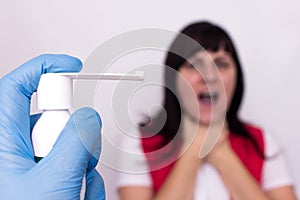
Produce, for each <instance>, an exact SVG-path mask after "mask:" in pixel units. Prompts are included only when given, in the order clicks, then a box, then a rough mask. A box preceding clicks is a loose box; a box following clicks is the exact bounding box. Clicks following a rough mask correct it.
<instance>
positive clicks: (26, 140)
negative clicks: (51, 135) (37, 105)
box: [0, 55, 105, 200]
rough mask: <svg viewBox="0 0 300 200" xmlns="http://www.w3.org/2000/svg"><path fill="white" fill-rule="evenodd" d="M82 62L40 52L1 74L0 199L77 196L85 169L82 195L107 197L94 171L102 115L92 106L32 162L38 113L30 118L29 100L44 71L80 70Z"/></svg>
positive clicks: (49, 199)
mask: <svg viewBox="0 0 300 200" xmlns="http://www.w3.org/2000/svg"><path fill="white" fill-rule="evenodd" d="M81 66H82V63H81V61H80V60H78V59H76V58H74V57H70V56H67V55H41V56H38V57H36V58H34V59H32V60H30V61H28V62H26V63H25V64H23V65H22V66H20V67H19V68H17V69H16V70H14V71H13V72H11V73H9V74H8V75H6V76H5V77H3V78H2V79H0V199H1V200H44V199H45V200H68V199H70V200H74V199H79V197H80V190H81V185H82V179H83V176H84V173H85V171H86V170H87V173H86V184H87V186H86V187H87V188H86V196H85V199H88V200H95V199H105V189H104V184H103V180H102V178H101V176H100V175H99V174H98V173H97V171H96V170H95V166H96V164H97V162H98V159H99V156H100V151H101V136H100V129H101V120H100V117H99V115H98V114H97V112H96V111H94V110H93V109H91V108H82V109H79V110H78V111H76V112H75V113H74V114H73V115H72V116H71V117H70V120H69V121H68V122H67V124H66V126H65V128H64V130H63V131H62V132H61V134H60V136H59V138H58V140H57V142H56V144H55V145H54V147H53V149H52V151H51V152H50V153H49V154H48V155H47V156H46V157H45V158H43V159H42V160H41V161H40V162H39V163H38V164H37V163H35V162H34V153H33V148H32V144H31V138H30V137H31V136H30V133H31V129H32V127H33V125H34V124H35V122H36V121H37V119H38V118H39V116H40V115H34V116H31V117H30V99H31V95H32V94H33V93H34V92H35V91H36V89H37V86H38V83H39V80H40V76H41V74H43V73H47V72H78V71H80V69H81Z"/></svg>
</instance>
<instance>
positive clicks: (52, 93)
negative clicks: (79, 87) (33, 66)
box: [37, 73, 73, 110]
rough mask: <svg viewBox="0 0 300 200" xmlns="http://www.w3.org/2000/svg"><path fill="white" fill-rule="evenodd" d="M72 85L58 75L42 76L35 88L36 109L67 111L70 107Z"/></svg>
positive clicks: (66, 77)
mask: <svg viewBox="0 0 300 200" xmlns="http://www.w3.org/2000/svg"><path fill="white" fill-rule="evenodd" d="M72 96H73V83H72V79H71V78H70V77H68V76H62V75H60V74H59V73H48V74H43V75H42V76H41V78H40V83H39V86H38V88H37V105H38V109H41V110H49V109H51V110H52V109H69V108H71V107H72Z"/></svg>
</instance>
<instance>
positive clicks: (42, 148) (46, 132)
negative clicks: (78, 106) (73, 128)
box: [31, 109, 70, 162]
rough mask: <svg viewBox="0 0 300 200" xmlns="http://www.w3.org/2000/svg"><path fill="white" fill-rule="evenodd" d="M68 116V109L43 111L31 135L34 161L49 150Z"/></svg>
mask: <svg viewBox="0 0 300 200" xmlns="http://www.w3.org/2000/svg"><path fill="white" fill-rule="evenodd" d="M69 118H70V113H69V111H68V109H62V110H44V111H43V114H42V116H41V117H40V119H39V120H38V121H37V123H36V124H35V126H34V127H33V130H32V135H31V137H32V145H33V149H34V155H35V160H36V162H38V161H39V160H40V159H42V158H43V157H45V156H46V155H47V154H48V153H49V152H50V151H51V149H52V147H53V145H54V144H55V142H56V140H57V138H58V136H59V134H60V132H61V131H62V130H63V128H64V126H65V125H66V123H67V121H68V120H69Z"/></svg>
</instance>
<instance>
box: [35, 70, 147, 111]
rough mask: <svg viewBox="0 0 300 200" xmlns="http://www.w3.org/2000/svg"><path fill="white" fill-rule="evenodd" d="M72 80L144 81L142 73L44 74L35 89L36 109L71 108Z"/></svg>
mask: <svg viewBox="0 0 300 200" xmlns="http://www.w3.org/2000/svg"><path fill="white" fill-rule="evenodd" d="M74 79H86V80H134V81H142V80H144V72H143V71H136V72H135V73H132V74H123V73H46V74H43V75H42V76H41V78H40V82H39V86H38V88H37V104H38V109H41V110H53V109H69V108H71V107H72V96H73V82H72V80H74Z"/></svg>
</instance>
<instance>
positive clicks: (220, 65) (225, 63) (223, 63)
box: [216, 62, 229, 68]
mask: <svg viewBox="0 0 300 200" xmlns="http://www.w3.org/2000/svg"><path fill="white" fill-rule="evenodd" d="M216 66H217V67H218V68H226V67H228V66H229V64H228V62H216Z"/></svg>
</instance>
